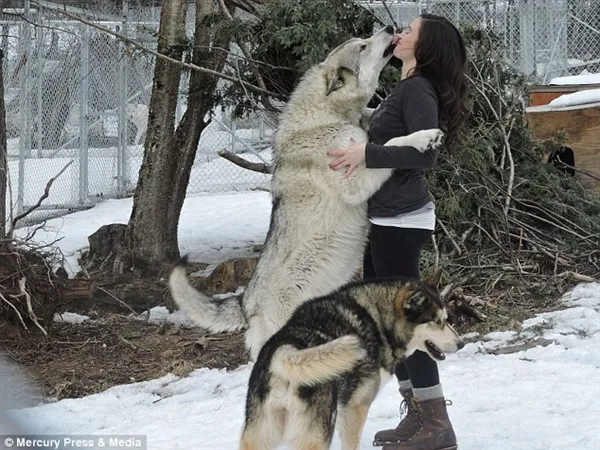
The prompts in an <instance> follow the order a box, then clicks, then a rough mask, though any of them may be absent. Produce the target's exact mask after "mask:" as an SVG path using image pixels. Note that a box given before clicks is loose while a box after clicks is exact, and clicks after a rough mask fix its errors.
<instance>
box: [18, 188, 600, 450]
mask: <svg viewBox="0 0 600 450" xmlns="http://www.w3.org/2000/svg"><path fill="white" fill-rule="evenodd" d="M130 209H131V200H111V201H106V202H104V203H102V204H100V205H98V206H96V207H95V208H93V209H91V210H89V211H85V212H79V213H76V214H72V215H69V216H65V217H63V218H60V219H54V220H52V221H49V226H51V227H52V230H50V231H47V232H46V233H45V234H39V237H40V238H41V239H46V240H54V239H56V237H61V236H64V239H63V240H62V241H60V242H59V245H60V246H61V247H62V248H63V250H64V251H65V252H66V253H69V254H70V255H71V256H70V257H69V262H70V264H71V270H76V268H77V266H76V262H75V254H76V251H77V250H79V249H81V248H82V247H84V246H85V245H87V239H86V238H87V236H88V235H89V234H90V233H91V232H93V231H95V230H96V229H97V228H98V227H99V226H100V225H103V224H106V223H111V222H125V221H126V220H127V218H128V216H129V213H130ZM269 211H270V199H269V195H268V194H267V193H265V192H253V193H236V194H223V195H211V196H208V195H204V196H194V197H190V198H188V199H187V200H186V202H185V205H184V208H183V213H182V217H181V222H180V243H181V248H182V253H190V255H191V259H192V260H203V261H209V262H217V261H219V260H222V259H225V258H227V257H231V256H238V255H240V254H244V253H245V252H247V251H248V250H247V245H248V244H251V243H260V242H262V240H263V239H264V236H265V234H266V231H267V228H268V221H269ZM22 232H25V230H23V231H22ZM563 300H564V304H565V309H564V310H561V311H557V312H552V313H544V314H540V315H538V316H536V317H534V318H532V319H530V320H528V321H526V322H525V323H524V324H523V327H522V329H521V330H520V331H519V332H499V333H492V334H490V335H487V336H475V337H473V336H471V337H470V338H471V340H473V342H472V343H470V344H468V345H467V346H466V347H465V348H464V349H462V350H461V351H460V352H458V353H457V354H455V355H449V356H448V358H447V359H446V361H444V362H442V363H441V376H442V383H443V387H444V392H445V394H446V397H447V398H448V399H450V400H452V401H453V406H451V407H450V408H449V412H450V415H451V419H452V421H453V424H454V426H455V429H456V432H457V435H458V438H459V444H460V447H459V448H460V449H461V450H536V449H539V450H551V449H555V450H563V449H569V450H584V449H585V450H588V449H589V450H592V449H594V450H596V449H598V448H600V284H598V283H593V284H581V285H579V286H578V287H577V288H575V289H574V290H573V291H571V292H570V293H568V294H567V295H565V297H564V299H563ZM155 313H156V315H155V318H156V319H157V320H160V316H161V315H162V318H163V320H170V321H172V322H173V321H175V322H179V323H185V321H184V320H182V318H181V317H177V318H176V317H173V319H169V318H168V317H166V316H167V314H166V313H165V311H162V310H159V309H157V310H156V311H155ZM179 314H180V313H179ZM73 319H74V318H70V319H69V318H68V319H65V320H71V321H72V322H78V321H79V319H77V318H75V319H76V320H73ZM73 326H84V325H77V324H76V323H75V324H74V325H73ZM534 337H541V338H544V339H547V340H549V341H552V343H551V344H550V345H547V346H546V347H540V346H538V347H534V348H530V349H527V350H522V351H519V352H516V353H511V354H498V355H494V354H490V353H489V352H490V351H493V350H494V349H498V348H501V347H506V346H507V345H514V344H518V343H520V342H523V341H525V340H528V339H531V338H534ZM250 370H251V367H250V366H244V367H241V368H239V369H237V370H235V371H231V372H227V371H224V370H206V369H201V370H197V371H195V372H193V373H192V374H191V375H190V376H188V377H186V378H183V379H180V378H177V377H176V376H174V375H169V376H166V377H163V378H160V379H157V380H152V381H148V382H141V383H132V384H129V385H122V386H116V387H113V388H111V389H109V390H107V391H105V392H102V393H99V394H96V395H92V396H89V397H84V398H80V399H69V400H62V401H59V402H56V403H50V404H46V405H41V406H36V407H31V408H27V409H22V410H18V411H16V416H17V417H18V418H19V419H20V420H22V421H23V422H24V423H27V424H28V426H29V428H30V429H31V431H32V432H37V433H42V434H81V435H83V434H103V435H115V434H120V435H146V436H147V439H148V449H153V450H159V449H160V450H162V449H164V450H171V449H186V450H204V449H206V450H209V449H210V450H232V449H235V448H237V443H238V438H239V434H240V430H241V426H242V421H243V416H244V401H245V392H246V383H247V381H248V377H249V374H250ZM398 403H399V398H398V393H397V388H396V386H395V383H394V382H393V381H391V382H390V383H389V384H388V385H387V386H386V387H385V388H384V389H383V390H382V391H381V392H380V394H379V396H378V398H377V399H376V401H375V403H374V404H373V406H372V409H371V411H370V413H369V418H368V421H367V424H366V428H365V431H364V434H363V438H362V446H361V448H364V449H368V448H372V447H371V441H372V436H373V434H374V433H375V431H377V430H378V429H381V428H387V427H389V426H392V425H395V424H396V421H397V412H398ZM333 448H334V449H336V450H338V449H339V448H340V442H339V439H338V438H337V436H336V438H335V441H334V445H333Z"/></svg>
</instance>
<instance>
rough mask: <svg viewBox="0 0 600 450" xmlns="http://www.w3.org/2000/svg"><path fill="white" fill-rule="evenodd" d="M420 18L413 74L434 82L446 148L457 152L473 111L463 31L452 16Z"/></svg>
mask: <svg viewBox="0 0 600 450" xmlns="http://www.w3.org/2000/svg"><path fill="white" fill-rule="evenodd" d="M420 17H421V19H422V22H421V28H420V30H419V38H418V40H417V43H416V50H415V59H416V63H417V65H416V67H415V69H414V72H413V73H414V74H418V75H422V76H424V77H426V78H427V79H428V80H429V81H430V82H431V83H432V84H433V87H434V88H435V90H436V92H437V95H438V100H439V122H440V127H441V128H442V130H444V132H445V133H446V147H447V148H448V150H449V151H450V152H451V153H453V152H454V151H456V150H457V146H458V144H459V143H460V141H461V138H462V134H463V124H464V122H465V120H466V119H467V116H468V112H469V107H468V104H467V98H468V95H469V92H468V91H469V89H468V82H467V76H466V74H467V50H466V48H465V43H464V40H463V37H462V35H461V34H460V31H458V29H457V28H456V27H455V26H454V25H453V24H452V22H450V21H449V20H448V19H446V18H445V17H442V16H436V15H433V14H421V16H420Z"/></svg>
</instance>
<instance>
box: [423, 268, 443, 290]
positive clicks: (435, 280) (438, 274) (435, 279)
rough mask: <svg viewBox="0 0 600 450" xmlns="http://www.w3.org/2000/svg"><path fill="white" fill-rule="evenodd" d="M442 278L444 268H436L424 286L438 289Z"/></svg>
mask: <svg viewBox="0 0 600 450" xmlns="http://www.w3.org/2000/svg"><path fill="white" fill-rule="evenodd" d="M441 278H442V268H441V267H436V268H435V269H434V270H433V272H431V273H430V274H429V275H428V276H427V278H425V279H424V280H423V284H424V285H425V286H430V287H432V288H435V289H437V288H438V286H439V284H440V279H441Z"/></svg>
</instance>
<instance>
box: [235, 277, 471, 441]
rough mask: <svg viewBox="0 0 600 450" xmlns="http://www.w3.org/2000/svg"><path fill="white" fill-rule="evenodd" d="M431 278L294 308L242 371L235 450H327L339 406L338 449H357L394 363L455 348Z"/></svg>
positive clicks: (368, 286)
mask: <svg viewBox="0 0 600 450" xmlns="http://www.w3.org/2000/svg"><path fill="white" fill-rule="evenodd" d="M439 277H440V272H439V271H436V272H434V273H433V274H432V275H430V276H429V277H428V278H426V279H425V280H424V281H423V283H419V282H418V281H411V280H401V279H390V280H381V281H370V282H360V283H354V284H350V285H347V286H344V287H343V288H341V289H339V290H338V291H335V292H333V293H331V294H329V295H327V296H325V297H321V298H317V299H314V300H310V301H308V302H305V303H303V304H302V305H300V306H299V307H298V308H297V309H296V311H295V312H294V313H293V315H292V317H291V318H290V319H289V321H288V322H287V323H286V324H285V325H284V326H283V327H282V328H281V329H280V330H279V331H278V332H277V333H275V334H274V335H273V336H272V337H271V338H270V339H269V340H268V341H267V343H266V344H265V345H264V346H263V348H262V349H261V351H260V353H259V355H258V359H257V361H256V363H255V365H254V367H253V369H252V374H251V375H250V380H249V385H248V394H247V399H246V420H245V424H244V430H243V433H242V437H241V443H240V448H241V449H243V450H258V449H260V450H268V449H273V448H276V447H277V446H279V445H280V444H283V443H286V444H288V445H289V446H290V447H291V448H293V449H295V450H296V449H323V450H324V449H327V448H329V445H330V443H331V438H332V435H333V430H334V427H335V417H336V412H337V411H338V408H339V418H340V421H341V423H340V427H339V430H340V434H341V438H342V448H343V449H344V450H357V449H358V448H359V443H360V437H361V432H362V428H363V425H364V422H365V419H366V417H367V412H368V410H369V407H370V405H371V403H372V401H373V400H374V398H375V395H376V394H377V392H378V390H379V388H380V387H381V386H382V385H383V384H384V383H385V382H386V381H387V380H389V378H390V377H391V374H392V372H393V369H394V367H395V365H396V364H397V363H398V362H399V361H400V360H401V359H402V358H404V357H406V356H409V355H410V354H411V353H413V352H414V351H415V350H417V349H419V350H422V351H425V352H428V353H429V355H430V356H432V357H434V358H436V359H440V358H443V353H441V352H455V351H457V350H458V349H459V348H461V347H462V346H463V345H464V344H463V342H462V340H461V339H460V337H459V336H458V334H457V333H456V332H455V331H454V329H452V327H451V326H450V325H448V324H447V323H446V317H447V314H446V310H445V308H444V306H443V304H442V302H441V300H440V297H439V293H438V288H437V284H438V282H439Z"/></svg>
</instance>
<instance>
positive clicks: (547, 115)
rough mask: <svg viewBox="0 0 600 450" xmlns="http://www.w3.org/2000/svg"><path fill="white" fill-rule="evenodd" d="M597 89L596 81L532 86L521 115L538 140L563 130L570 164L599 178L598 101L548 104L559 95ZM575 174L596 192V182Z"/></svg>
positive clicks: (598, 185)
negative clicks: (576, 103) (569, 152)
mask: <svg viewBox="0 0 600 450" xmlns="http://www.w3.org/2000/svg"><path fill="white" fill-rule="evenodd" d="M598 88H600V84H586V85H566V86H535V87H534V88H533V89H532V90H531V92H530V104H531V106H530V107H528V108H527V109H526V112H525V117H526V120H527V123H528V124H529V127H530V128H531V130H532V133H533V135H534V136H535V137H536V138H538V139H548V138H550V137H552V135H553V134H555V133H556V132H559V131H562V132H564V133H566V135H567V141H566V145H567V146H568V147H569V148H571V149H572V150H573V154H574V166H575V167H576V168H579V169H582V170H585V171H587V172H590V173H593V174H595V175H596V176H597V177H598V178H600V102H596V103H587V104H581V105H574V106H566V107H562V108H553V107H551V106H549V105H548V103H549V102H550V101H552V100H553V99H555V98H557V97H559V96H561V95H563V94H569V93H572V92H579V91H582V90H587V89H598ZM575 176H577V177H578V178H579V179H580V180H581V182H582V184H583V185H584V186H585V187H587V188H589V189H593V190H595V191H596V192H598V193H600V181H598V180H596V179H594V178H592V177H588V176H586V175H584V174H582V173H579V172H576V174H575Z"/></svg>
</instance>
